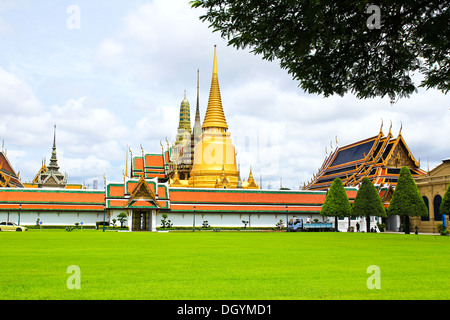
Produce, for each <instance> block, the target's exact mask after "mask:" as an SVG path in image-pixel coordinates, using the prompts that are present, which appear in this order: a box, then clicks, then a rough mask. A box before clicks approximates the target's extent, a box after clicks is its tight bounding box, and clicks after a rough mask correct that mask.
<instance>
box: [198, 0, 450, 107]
mask: <svg viewBox="0 0 450 320" xmlns="http://www.w3.org/2000/svg"><path fill="white" fill-rule="evenodd" d="M190 4H191V6H192V7H193V8H202V9H204V10H206V13H205V14H203V15H201V16H200V20H202V21H203V22H205V21H208V22H209V23H210V25H209V27H212V28H213V30H214V32H220V34H221V36H222V38H225V39H227V40H228V45H232V46H234V47H236V48H238V49H242V48H245V47H250V48H252V50H251V52H253V53H255V54H261V55H262V57H263V59H265V60H268V61H273V60H275V59H277V60H279V62H280V66H281V68H283V69H286V70H287V71H288V73H290V74H291V75H292V77H293V79H294V80H297V81H299V82H300V87H301V88H302V89H304V90H305V91H307V92H309V93H318V94H321V93H322V94H323V95H324V96H325V97H327V96H330V95H333V94H338V95H341V96H342V95H344V94H345V93H347V92H351V93H354V94H356V96H357V97H358V98H371V97H377V96H381V97H384V96H386V95H387V96H389V97H390V98H391V101H394V100H395V98H396V97H409V96H410V95H411V94H412V93H413V92H415V91H417V88H416V85H415V84H414V83H413V81H412V79H411V76H412V74H413V73H415V72H419V73H421V74H422V75H423V76H424V80H423V81H422V82H421V84H420V87H426V88H427V89H428V88H436V89H438V90H441V91H442V92H444V93H447V92H448V91H449V88H450V76H449V74H450V54H449V50H450V37H449V36H448V35H449V34H450V23H449V20H450V10H449V2H448V1H443V0H410V1H405V0H392V1H381V0H380V1H378V2H377V3H375V4H376V5H375V6H374V5H370V3H368V1H367V0H351V1H350V0H339V1H335V0H323V1H309V0H279V1H273V0H195V1H191V2H190Z"/></svg>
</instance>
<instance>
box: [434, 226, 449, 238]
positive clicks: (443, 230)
mask: <svg viewBox="0 0 450 320" xmlns="http://www.w3.org/2000/svg"><path fill="white" fill-rule="evenodd" d="M436 227H437V230H438V232H439V233H440V234H441V236H446V235H448V234H449V233H450V229H449V228H444V225H443V224H442V223H438V224H436Z"/></svg>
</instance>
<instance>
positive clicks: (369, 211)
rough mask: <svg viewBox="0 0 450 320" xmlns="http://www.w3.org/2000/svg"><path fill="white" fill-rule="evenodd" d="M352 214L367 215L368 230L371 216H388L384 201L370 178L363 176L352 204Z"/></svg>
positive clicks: (368, 229) (367, 229) (368, 230)
mask: <svg viewBox="0 0 450 320" xmlns="http://www.w3.org/2000/svg"><path fill="white" fill-rule="evenodd" d="M352 216H359V217H366V231H367V232H370V216H378V217H386V210H384V206H383V201H381V198H380V195H379V194H378V191H377V189H376V188H375V186H374V185H373V184H372V181H370V180H369V178H363V180H362V182H361V186H360V188H359V190H358V193H357V194H356V198H355V201H354V202H353V205H352Z"/></svg>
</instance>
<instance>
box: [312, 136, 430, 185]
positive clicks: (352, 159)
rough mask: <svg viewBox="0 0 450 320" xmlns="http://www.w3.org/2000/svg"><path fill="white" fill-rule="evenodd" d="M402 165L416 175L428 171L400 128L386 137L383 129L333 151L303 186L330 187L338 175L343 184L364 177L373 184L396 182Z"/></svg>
mask: <svg viewBox="0 0 450 320" xmlns="http://www.w3.org/2000/svg"><path fill="white" fill-rule="evenodd" d="M402 166H407V167H409V168H410V170H411V174H412V175H413V177H417V176H419V175H423V174H425V172H424V171H423V170H421V169H420V162H418V161H417V160H416V159H415V158H414V156H413V155H412V153H411V151H410V149H409V148H408V146H407V144H406V142H405V140H404V138H403V136H402V134H401V130H400V132H399V134H398V136H397V138H394V137H393V136H392V133H391V131H390V130H389V133H388V135H386V136H384V134H383V132H382V131H381V129H380V132H379V134H378V135H376V136H373V137H370V138H367V139H364V140H360V141H357V142H354V143H351V144H348V145H345V146H343V147H338V148H336V149H335V150H334V151H332V152H331V153H330V155H328V156H327V157H326V158H325V160H324V162H323V164H322V166H321V167H320V168H319V171H318V172H317V174H314V175H313V178H312V179H311V181H310V182H309V183H308V184H307V185H305V186H304V189H311V190H324V189H327V188H329V187H330V186H331V183H332V182H333V180H334V179H335V178H337V177H339V178H340V179H341V180H342V183H343V184H344V186H357V185H358V184H359V183H360V182H361V181H362V179H363V178H364V177H368V178H369V179H370V180H371V181H372V182H373V183H374V184H383V183H388V184H392V185H396V183H397V179H398V175H399V173H400V168H401V167H402Z"/></svg>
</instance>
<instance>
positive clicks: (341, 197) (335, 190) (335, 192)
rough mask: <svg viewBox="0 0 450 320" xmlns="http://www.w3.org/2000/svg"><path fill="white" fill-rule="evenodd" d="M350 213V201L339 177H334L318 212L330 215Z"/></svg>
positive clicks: (336, 215) (341, 216)
mask: <svg viewBox="0 0 450 320" xmlns="http://www.w3.org/2000/svg"><path fill="white" fill-rule="evenodd" d="M350 213H351V205H350V201H349V200H348V197H347V192H346V191H345V189H344V185H343V184H342V181H341V179H339V178H336V179H334V181H333V183H332V184H331V187H330V190H329V191H328V193H327V197H326V198H325V202H324V203H323V205H322V209H321V210H320V214H321V215H323V216H332V217H340V218H343V217H347V216H349V215H350Z"/></svg>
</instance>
